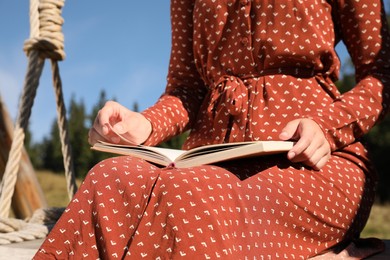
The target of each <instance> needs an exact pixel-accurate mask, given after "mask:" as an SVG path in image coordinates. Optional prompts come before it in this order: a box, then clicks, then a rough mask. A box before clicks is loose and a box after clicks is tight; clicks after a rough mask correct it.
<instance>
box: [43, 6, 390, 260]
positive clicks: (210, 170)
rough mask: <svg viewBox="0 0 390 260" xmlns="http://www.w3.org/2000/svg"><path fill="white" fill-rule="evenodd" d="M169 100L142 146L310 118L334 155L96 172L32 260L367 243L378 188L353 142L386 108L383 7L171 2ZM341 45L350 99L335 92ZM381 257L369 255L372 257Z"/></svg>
mask: <svg viewBox="0 0 390 260" xmlns="http://www.w3.org/2000/svg"><path fill="white" fill-rule="evenodd" d="M171 18H172V52H171V59H170V66H169V73H168V83H167V87H166V91H165V93H164V95H162V96H161V98H160V99H159V100H158V101H157V102H156V104H155V105H154V106H152V107H151V108H149V109H147V110H146V111H144V112H143V114H144V115H145V116H146V117H147V118H148V119H149V120H150V121H151V122H152V125H153V132H152V134H151V136H150V138H149V139H148V140H147V142H146V144H148V145H157V144H158V143H160V142H162V141H164V140H167V139H168V138H170V137H172V136H174V135H177V134H179V133H182V132H183V131H186V130H188V129H190V130H191V133H190V135H189V137H188V139H187V141H186V142H185V144H184V148H185V149H188V148H192V147H196V146H200V145H205V144H211V143H221V142H236V141H245V140H278V135H279V134H280V131H281V129H282V128H283V127H284V126H285V125H286V123H287V122H289V121H291V120H293V119H297V118H311V119H313V120H315V121H316V122H317V123H318V124H319V126H320V127H321V128H322V130H323V132H324V134H325V135H326V138H327V140H328V142H329V143H330V145H331V148H332V156H331V158H330V160H329V162H328V163H327V164H326V165H325V166H324V167H323V168H322V169H321V170H320V171H314V170H312V169H311V168H310V167H306V166H304V165H302V164H299V163H295V164H294V163H291V162H290V161H289V160H287V159H286V155H285V154H282V155H272V156H264V157H260V158H253V159H247V160H238V161H231V162H226V163H220V164H215V165H205V166H199V167H193V168H188V169H177V168H172V167H169V168H159V167H157V166H155V165H152V164H150V163H147V162H145V161H142V160H139V159H135V158H131V157H116V158H112V159H109V160H105V161H103V162H101V163H99V164H98V165H96V166H95V167H94V168H93V169H91V171H90V172H89V174H88V176H87V177H86V179H85V181H84V183H83V184H82V186H81V187H80V189H79V191H78V193H77V194H76V196H75V197H74V199H73V201H72V202H71V203H70V205H69V206H68V208H67V209H66V211H65V213H64V214H63V216H62V217H61V219H60V220H59V221H58V223H57V225H56V226H55V228H54V229H53V230H52V232H51V233H50V234H49V236H48V238H47V239H46V241H45V242H44V243H43V245H42V246H41V248H40V249H39V252H38V253H37V255H36V256H35V259H49V258H50V257H52V258H57V259H79V258H83V257H84V258H87V259H98V258H100V259H115V258H127V257H128V258H130V259H171V258H185V259H216V258H221V259H276V258H283V259H306V258H309V257H313V256H316V255H318V254H321V253H323V252H326V251H327V250H331V251H332V250H333V251H334V252H336V253H337V250H340V249H342V248H345V247H346V246H347V245H348V244H350V243H351V242H353V241H355V240H356V239H357V238H358V237H359V233H360V232H361V230H362V229H363V227H364V225H365V223H366V220H367V218H368V215H369V212H370V208H371V205H372V203H373V199H374V193H375V191H374V190H375V183H376V181H377V179H376V175H375V173H374V171H373V170H372V167H371V166H370V162H369V160H368V158H367V151H366V150H365V148H364V147H363V145H362V144H361V143H360V142H359V138H360V137H362V135H363V134H365V133H367V131H368V130H370V128H372V126H373V125H374V124H375V123H376V122H377V121H378V120H380V119H381V118H382V117H383V116H384V115H385V114H386V112H387V110H388V108H389V104H390V100H389V99H390V95H389V94H390V73H389V66H390V47H389V43H390V37H389V31H388V27H387V24H386V21H385V14H384V11H383V7H382V5H381V3H380V1H376V0H360V1H357V0H340V1H325V0H296V1H295V0H294V1H272V0H266V1H264V0H192V1H191V0H171ZM340 40H343V41H344V42H345V44H346V46H347V48H348V50H349V52H350V54H351V56H352V59H353V62H354V64H355V66H356V75H357V84H356V87H355V88H354V89H353V90H351V91H349V92H347V93H345V94H340V93H339V91H338V90H337V88H336V86H335V84H334V83H333V82H334V81H335V80H337V77H338V72H339V68H340V67H339V66H340V63H339V59H338V56H337V54H336V53H335V50H334V46H335V45H336V44H337V42H339V41H340ZM372 252H374V251H369V250H368V251H367V252H363V253H362V254H363V255H364V254H366V255H367V254H370V253H372Z"/></svg>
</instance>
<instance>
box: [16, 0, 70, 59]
mask: <svg viewBox="0 0 390 260" xmlns="http://www.w3.org/2000/svg"><path fill="white" fill-rule="evenodd" d="M63 6H64V0H40V1H39V3H38V4H37V5H36V6H34V5H32V8H31V9H30V12H31V14H30V16H31V37H30V39H28V40H27V41H26V42H25V43H24V47H23V50H24V51H25V52H26V54H27V55H29V54H30V53H31V51H33V50H35V51H38V52H39V56H40V57H41V58H43V59H45V58H50V59H52V60H63V59H65V52H64V35H63V33H62V24H63V23H64V19H63V18H62V17H61V9H62V7H63Z"/></svg>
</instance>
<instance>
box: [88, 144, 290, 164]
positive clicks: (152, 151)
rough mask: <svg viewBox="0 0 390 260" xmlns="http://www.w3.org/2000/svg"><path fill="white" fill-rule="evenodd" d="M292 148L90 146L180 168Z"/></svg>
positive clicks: (265, 146)
mask: <svg viewBox="0 0 390 260" xmlns="http://www.w3.org/2000/svg"><path fill="white" fill-rule="evenodd" d="M292 147H293V142H289V141H253V142H238V143H226V144H213V145H205V146H201V147H197V148H194V149H191V150H187V151H186V150H176V149H168V148H161V147H151V146H143V145H135V146H133V145H119V144H111V143H106V142H98V143H96V144H95V145H94V146H93V147H92V149H93V150H97V151H102V152H108V153H115V154H122V155H131V156H134V157H138V158H141V159H144V160H146V161H149V162H152V163H156V164H159V165H162V166H174V167H177V168H183V167H192V166H197V165H202V164H211V163H216V162H221V161H226V160H233V159H239V158H247V157H255V156H260V155H266V154H275V153H284V152H287V151H289V150H290V149H291V148H292Z"/></svg>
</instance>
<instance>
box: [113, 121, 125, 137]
mask: <svg viewBox="0 0 390 260" xmlns="http://www.w3.org/2000/svg"><path fill="white" fill-rule="evenodd" d="M112 130H113V131H114V132H115V133H116V134H119V135H121V134H124V133H126V132H127V129H126V126H125V124H123V122H118V123H116V124H115V125H114V126H113V127H112Z"/></svg>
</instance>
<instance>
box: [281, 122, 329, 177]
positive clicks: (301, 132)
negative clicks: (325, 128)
mask: <svg viewBox="0 0 390 260" xmlns="http://www.w3.org/2000/svg"><path fill="white" fill-rule="evenodd" d="M279 138H280V139H281V140H284V141H287V140H294V141H296V143H295V145H294V146H293V148H291V150H290V151H289V152H288V153H287V158H288V159H289V160H290V161H292V162H295V163H298V162H300V163H303V164H304V165H306V166H309V167H312V168H313V169H314V170H317V171H318V170H320V169H321V168H322V167H324V165H325V164H326V163H327V161H328V160H329V158H330V154H331V149H330V145H329V143H328V141H327V140H326V138H325V135H324V133H323V132H322V130H321V128H320V127H319V125H318V124H317V123H316V122H315V121H313V120H311V119H307V118H301V119H295V120H292V121H290V122H289V123H287V125H286V126H285V127H284V128H283V130H282V132H281V133H280V135H279Z"/></svg>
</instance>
